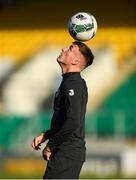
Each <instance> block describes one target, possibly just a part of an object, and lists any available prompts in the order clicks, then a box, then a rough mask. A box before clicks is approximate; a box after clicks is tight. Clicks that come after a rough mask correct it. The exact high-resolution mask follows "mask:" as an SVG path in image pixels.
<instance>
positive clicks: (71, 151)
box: [32, 41, 94, 179]
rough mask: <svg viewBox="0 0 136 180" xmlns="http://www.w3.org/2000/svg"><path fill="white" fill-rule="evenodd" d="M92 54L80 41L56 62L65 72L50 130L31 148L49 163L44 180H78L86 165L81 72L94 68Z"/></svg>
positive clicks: (83, 85)
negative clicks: (42, 144) (41, 147)
mask: <svg viewBox="0 0 136 180" xmlns="http://www.w3.org/2000/svg"><path fill="white" fill-rule="evenodd" d="M93 59H94V56H93V54H92V52H91V50H90V49H89V48H88V47H87V46H86V45H85V44H84V43H81V42H78V41H75V42H73V43H72V44H71V45H70V47H69V48H65V49H62V51H61V53H60V55H59V57H58V58H57V62H58V63H59V65H60V67H61V70H62V78H63V80H62V82H61V85H60V87H59V89H58V91H57V92H56V95H55V100H54V114H53V117H52V121H51V127H50V130H48V131H46V132H44V133H42V134H41V135H39V136H37V137H36V138H34V140H33V142H32V147H33V148H34V149H35V150H38V149H40V145H41V143H43V142H45V141H46V140H49V141H48V143H47V145H46V147H45V148H44V150H43V158H44V159H45V160H47V161H48V163H47V168H46V171H45V174H44V176H43V178H44V179H78V178H79V174H80V170H81V168H82V165H83V163H84V161H85V152H86V148H85V140H84V138H85V113H86V104H87V98H88V94H87V87H86V83H85V81H84V80H83V79H82V78H81V76H80V72H81V71H82V70H84V69H85V68H86V67H88V66H89V65H91V64H92V62H93Z"/></svg>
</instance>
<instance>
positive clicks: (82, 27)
mask: <svg viewBox="0 0 136 180" xmlns="http://www.w3.org/2000/svg"><path fill="white" fill-rule="evenodd" d="M68 30H69V33H70V35H71V36H72V37H73V38H74V39H76V40H79V41H88V40H89V39H91V38H93V37H94V35H95V34H96V31H97V21H96V19H95V17H94V16H93V15H91V14H90V13H86V12H78V13H76V14H75V15H73V16H72V17H70V19H69V21H68Z"/></svg>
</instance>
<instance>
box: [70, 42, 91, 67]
mask: <svg viewBox="0 0 136 180" xmlns="http://www.w3.org/2000/svg"><path fill="white" fill-rule="evenodd" d="M73 44H76V45H77V46H78V47H79V51H80V52H81V53H82V55H83V56H84V57H85V60H86V67H88V66H90V65H91V64H92V63H93V59H94V55H93V53H92V51H91V49H90V48H89V47H88V46H87V45H86V44H84V43H82V42H80V41H74V42H73Z"/></svg>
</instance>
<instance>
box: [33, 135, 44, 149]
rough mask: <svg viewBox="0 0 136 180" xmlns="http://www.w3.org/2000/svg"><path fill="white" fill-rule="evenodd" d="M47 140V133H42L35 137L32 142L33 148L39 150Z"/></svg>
mask: <svg viewBox="0 0 136 180" xmlns="http://www.w3.org/2000/svg"><path fill="white" fill-rule="evenodd" d="M45 140H46V135H45V133H42V134H40V135H39V136H37V137H35V138H34V140H33V142H32V148H33V149H34V150H39V149H40V146H41V144H42V143H43V142H45Z"/></svg>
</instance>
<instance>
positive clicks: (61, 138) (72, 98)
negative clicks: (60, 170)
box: [47, 81, 82, 151]
mask: <svg viewBox="0 0 136 180" xmlns="http://www.w3.org/2000/svg"><path fill="white" fill-rule="evenodd" d="M81 103H82V90H81V87H80V84H79V83H75V82H74V81H72V82H70V83H69V84H68V87H66V90H65V107H66V120H65V122H64V124H63V125H62V128H61V129H60V130H59V131H58V132H57V133H55V135H54V136H53V137H51V138H50V139H49V142H48V144H47V146H48V147H49V148H50V150H51V151H52V150H53V149H54V148H55V147H57V146H59V145H60V144H62V143H63V142H65V141H67V139H68V138H69V137H70V136H71V135H72V133H73V132H74V131H75V130H76V129H77V128H78V127H79V125H80V113H81Z"/></svg>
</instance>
